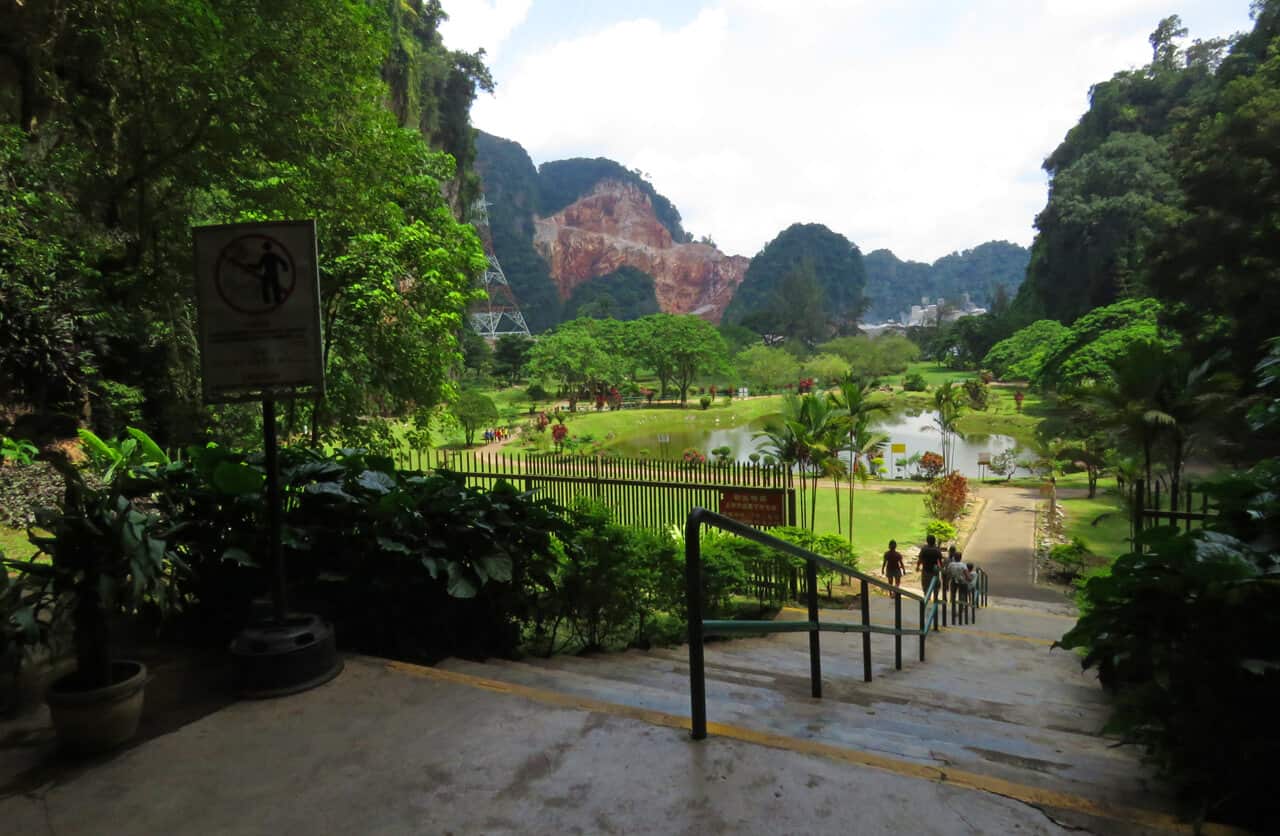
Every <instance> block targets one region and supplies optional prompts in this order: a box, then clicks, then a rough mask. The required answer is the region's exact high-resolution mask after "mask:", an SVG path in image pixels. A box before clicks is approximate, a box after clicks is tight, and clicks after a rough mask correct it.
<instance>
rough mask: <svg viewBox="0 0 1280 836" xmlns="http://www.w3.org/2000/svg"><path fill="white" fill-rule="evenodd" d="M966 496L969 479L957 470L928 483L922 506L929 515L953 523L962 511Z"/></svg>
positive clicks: (967, 494)
mask: <svg viewBox="0 0 1280 836" xmlns="http://www.w3.org/2000/svg"><path fill="white" fill-rule="evenodd" d="M968 496H969V480H968V479H965V478H964V477H963V476H961V475H960V474H959V473H958V472H953V473H949V474H947V475H946V476H943V477H942V478H941V479H935V480H933V481H932V482H931V483H929V488H928V490H927V492H926V496H925V500H924V507H925V510H927V511H928V512H929V516H931V517H934V518H936V519H939V520H943V521H944V522H949V523H953V522H955V521H956V519H958V518H959V516H960V514H961V513H963V512H964V503H965V500H966V499H967V498H968Z"/></svg>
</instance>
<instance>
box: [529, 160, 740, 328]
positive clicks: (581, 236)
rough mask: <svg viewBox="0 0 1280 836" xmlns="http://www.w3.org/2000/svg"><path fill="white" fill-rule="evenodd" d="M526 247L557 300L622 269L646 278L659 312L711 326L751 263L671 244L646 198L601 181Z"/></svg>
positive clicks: (541, 221)
mask: <svg viewBox="0 0 1280 836" xmlns="http://www.w3.org/2000/svg"><path fill="white" fill-rule="evenodd" d="M533 246H534V249H536V250H537V251H538V254H539V255H541V256H542V257H543V259H545V260H546V262H547V264H548V265H549V267H550V269H551V278H552V280H553V281H554V282H555V284H556V288H557V289H558V291H559V293H560V299H561V300H564V299H567V298H568V297H569V294H570V293H572V292H573V289H574V288H575V287H577V286H578V285H580V284H582V283H583V282H587V281H590V280H591V279H593V278H595V277H597V276H603V275H606V274H607V273H611V272H613V271H614V270H616V269H618V268H619V267H622V266H624V265H625V266H628V267H634V268H635V269H637V270H642V271H644V272H645V273H648V274H649V275H650V276H652V277H653V283H654V289H655V291H656V292H657V296H658V305H659V306H660V307H661V308H662V310H663V311H664V312H666V313H678V314H685V313H692V314H697V315H698V316H701V317H703V318H704V319H707V320H710V321H711V322H717V323H718V322H719V321H720V317H721V316H723V315H724V310H725V307H726V306H728V304H729V300H730V299H732V298H733V293H734V291H735V290H737V288H738V285H740V284H741V283H742V278H743V276H744V275H746V272H747V265H749V264H750V263H751V259H749V258H746V257H744V256H737V255H734V256H730V255H725V254H724V253H722V252H720V251H719V250H718V249H716V248H715V247H712V246H709V245H707V244H678V243H675V242H674V241H672V240H671V233H669V232H668V231H667V229H666V227H664V226H663V225H662V224H661V223H659V222H658V219H657V217H656V216H655V215H654V212H653V205H652V203H651V202H650V201H649V197H648V196H647V195H646V194H645V193H644V192H643V191H641V190H640V189H639V188H637V187H636V186H634V185H630V184H626V183H620V182H618V181H615V180H602V181H601V182H599V183H597V184H596V187H595V188H594V189H593V190H592V192H591V193H590V194H588V195H586V196H585V197H582V198H580V199H579V200H577V201H576V202H574V203H572V204H570V205H569V206H566V207H565V208H564V209H562V210H560V211H559V212H557V213H556V214H554V215H551V216H550V217H547V218H535V219H534V237H533Z"/></svg>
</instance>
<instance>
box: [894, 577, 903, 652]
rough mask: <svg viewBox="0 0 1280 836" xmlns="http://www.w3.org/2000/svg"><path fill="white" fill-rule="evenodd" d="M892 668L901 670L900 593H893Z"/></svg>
mask: <svg viewBox="0 0 1280 836" xmlns="http://www.w3.org/2000/svg"><path fill="white" fill-rule="evenodd" d="M893 667H894V670H899V671H900V670H902V593H900V592H895V593H893Z"/></svg>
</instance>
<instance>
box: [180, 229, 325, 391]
mask: <svg viewBox="0 0 1280 836" xmlns="http://www.w3.org/2000/svg"><path fill="white" fill-rule="evenodd" d="M192 235H193V238H194V244H195V268H196V300H197V303H198V304H199V310H200V366H201V371H202V373H203V379H204V399H205V401H206V402H208V403H217V402H220V401H235V400H245V399H248V398H255V399H256V398H258V397H261V396H263V395H264V394H270V396H272V397H276V398H280V397H295V396H297V395H299V394H304V393H305V394H319V393H321V392H322V391H323V388H324V368H323V362H322V359H321V343H320V282H319V274H318V272H317V269H316V233H315V222H314V221H280V222H275V223H252V224H227V225H224V226H203V227H196V228H195V229H193V230H192ZM299 390H303V391H301V392H300V391H299Z"/></svg>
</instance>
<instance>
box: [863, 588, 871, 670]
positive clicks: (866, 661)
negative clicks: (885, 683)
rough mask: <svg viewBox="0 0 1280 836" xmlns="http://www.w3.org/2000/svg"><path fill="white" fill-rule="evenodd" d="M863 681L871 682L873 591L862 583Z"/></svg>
mask: <svg viewBox="0 0 1280 836" xmlns="http://www.w3.org/2000/svg"><path fill="white" fill-rule="evenodd" d="M861 589H862V681H863V682H870V681H871V631H870V630H869V629H867V628H869V627H870V626H871V590H870V588H869V587H868V586H867V582H866V581H862V586H861Z"/></svg>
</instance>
